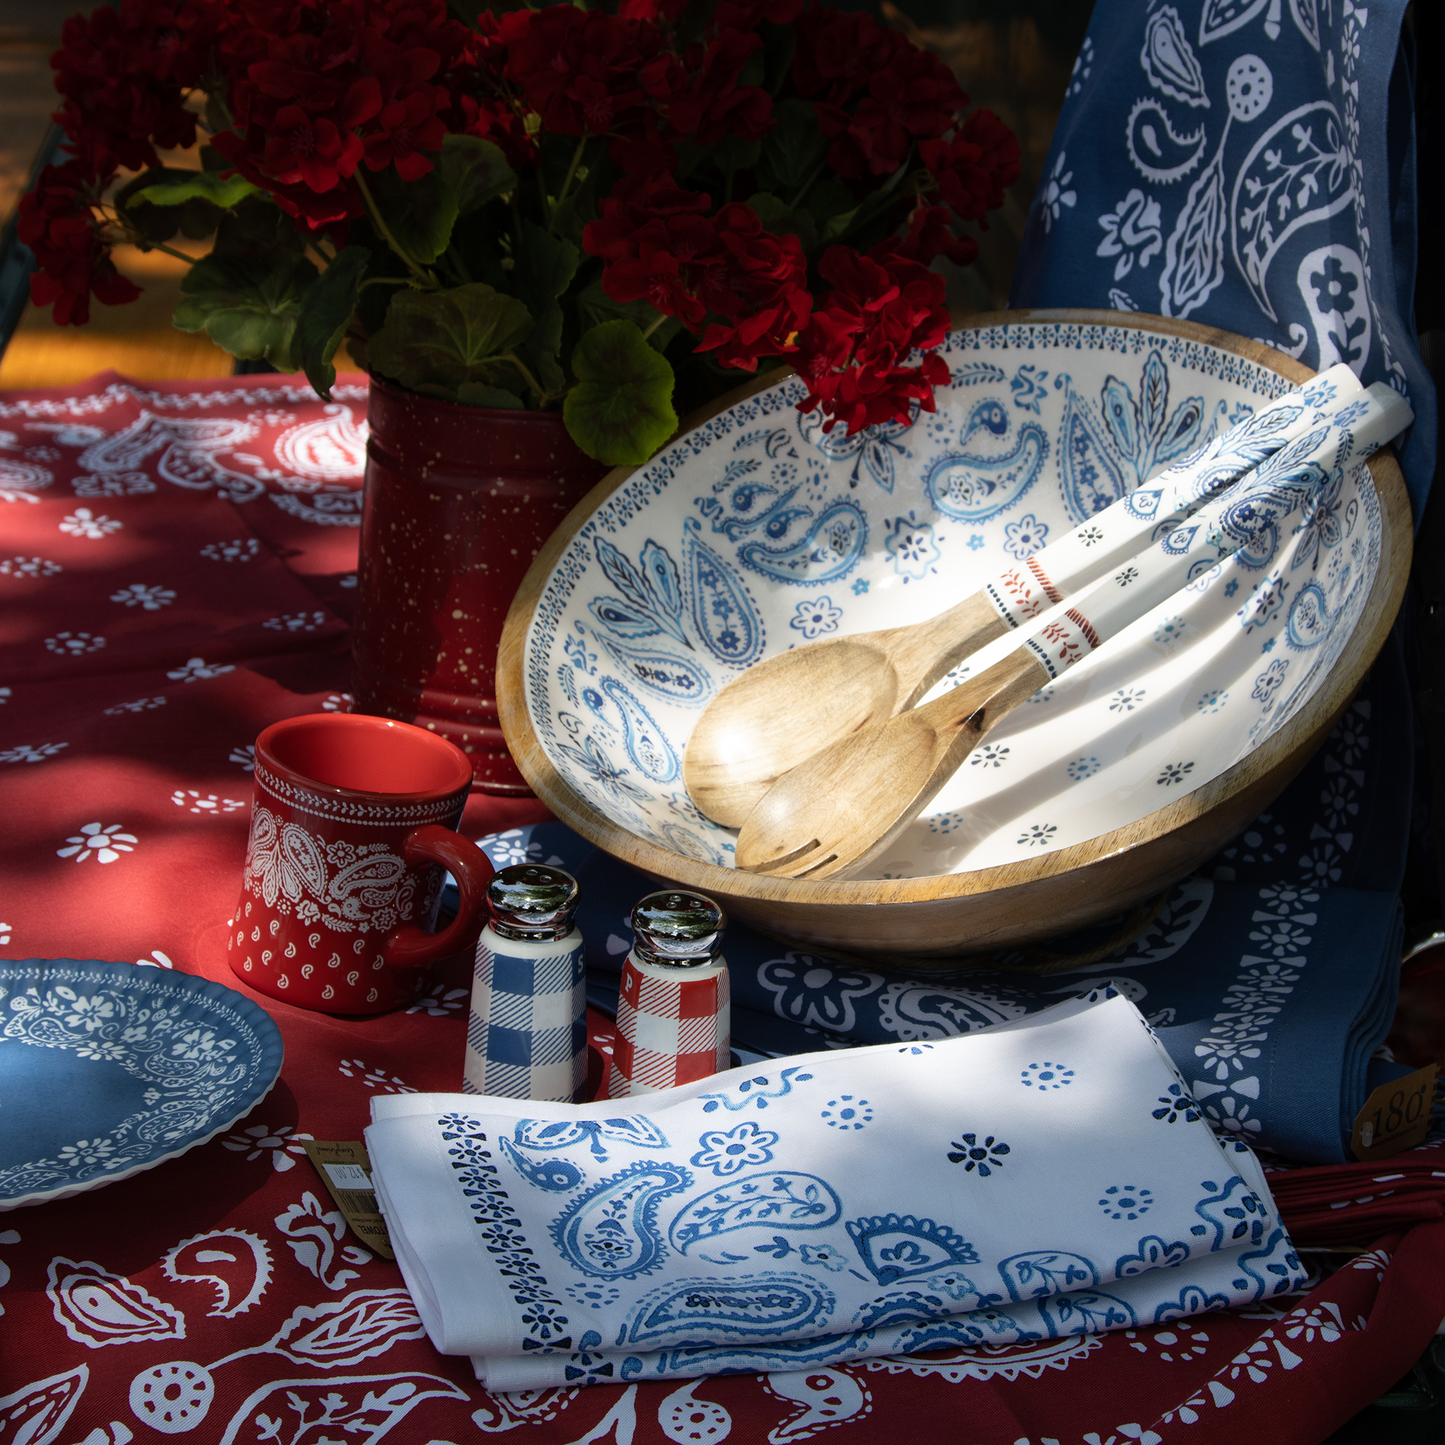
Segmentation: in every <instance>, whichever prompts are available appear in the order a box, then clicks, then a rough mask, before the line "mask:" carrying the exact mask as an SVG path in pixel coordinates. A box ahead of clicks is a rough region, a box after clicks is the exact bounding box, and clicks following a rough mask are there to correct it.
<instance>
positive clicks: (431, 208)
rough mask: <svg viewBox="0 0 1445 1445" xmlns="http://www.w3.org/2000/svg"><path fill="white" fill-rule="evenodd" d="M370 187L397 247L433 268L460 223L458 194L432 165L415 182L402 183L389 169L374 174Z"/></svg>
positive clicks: (413, 258) (393, 171) (393, 170)
mask: <svg viewBox="0 0 1445 1445" xmlns="http://www.w3.org/2000/svg"><path fill="white" fill-rule="evenodd" d="M367 184H368V185H369V186H370V187H371V193H372V195H373V196H374V197H375V199H376V205H377V209H378V210H379V211H380V212H381V217H382V219H383V220H384V221H385V222H386V224H387V229H388V230H390V232H391V234H392V235H393V236H395V237H396V242H397V245H399V246H400V247H401V248H402V250H404V251H405V252H406V253H407V255H408V256H410V257H411V258H412V260H413V261H416V262H419V263H420V264H421V265H423V266H429V265H431V263H432V262H433V261H435V260H436V258H437V257H438V256H440V255H441V253H442V252H443V251H445V250H446V248H447V242H448V241H450V240H451V238H452V227H453V226H454V225H456V221H457V198H456V194H455V192H453V190H452V188H451V187H450V186H449V185H448V184H447V183H446V181H445V180H444V179H443V178H442V177H441V175H440V174H439V173H438V171H437V168H436V167H435V166H433V167H432V169H431V170H429V171H428V172H427V173H426V175H424V176H419V177H418V178H417V179H416V180H414V181H403V180H402V178H401V177H400V176H399V175H397V173H396V171H395V169H394V168H393V167H391V166H388V167H387V168H386V169H385V170H384V171H377V172H376V173H375V174H374V175H372V176H371V177H370V178H369V179H368V181H367Z"/></svg>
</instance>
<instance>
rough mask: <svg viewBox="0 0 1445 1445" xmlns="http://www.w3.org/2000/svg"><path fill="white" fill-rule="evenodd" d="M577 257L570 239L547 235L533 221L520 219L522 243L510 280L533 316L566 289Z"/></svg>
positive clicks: (538, 314) (575, 266)
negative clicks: (521, 220)
mask: <svg viewBox="0 0 1445 1445" xmlns="http://www.w3.org/2000/svg"><path fill="white" fill-rule="evenodd" d="M581 259H582V253H581V252H580V251H579V250H578V249H577V247H576V246H574V245H573V244H572V243H571V241H564V240H563V239H562V237H561V236H552V235H549V234H548V233H547V232H546V231H545V230H543V228H542V227H541V226H539V225H538V224H537V223H536V222H535V221H523V222H522V244H521V246H520V247H519V248H518V250H517V255H516V262H515V265H514V266H513V268H512V281H513V284H514V285H515V286H516V288H517V295H518V296H519V297H520V298H521V299H522V300H523V301H525V302H526V303H527V306H528V308H529V309H530V310H531V312H532V314H533V315H534V316H540V315H541V314H542V312H543V311H545V310H546V309H547V307H548V305H549V304H550V303H551V302H553V301H555V300H556V299H557V298H558V297H559V296H560V295H561V294H562V293H563V292H564V291H565V290H566V289H567V286H568V283H569V282H570V281H571V280H572V277H573V276H575V275H576V274H577V263H578V262H579V261H580V260H581Z"/></svg>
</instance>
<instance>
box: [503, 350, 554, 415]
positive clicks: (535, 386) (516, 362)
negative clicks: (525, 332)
mask: <svg viewBox="0 0 1445 1445" xmlns="http://www.w3.org/2000/svg"><path fill="white" fill-rule="evenodd" d="M492 360H493V361H510V362H511V363H512V365H513V366H515V367H516V368H517V370H518V371H520V372H521V373H522V379H523V380H524V381H525V382H526V383H527V385H528V386H530V387H531V388H532V390H533V391H535V392H536V393H537V398H538V400H539V401H544V402H546V401H550V400H551V399H552V393H551V392H549V391H544V390H543V388H542V383H541V382H539V381H538V380H537V378H536V377H535V376H533V375H532V373H531V372H530V371H528V370H527V368H526V366H525V365H524V364H523V362H522V358H521V357H520V356H518V355H517V353H516V352H515V351H504V352H502V353H501V354H500V355H499V356H495V357H493V358H492Z"/></svg>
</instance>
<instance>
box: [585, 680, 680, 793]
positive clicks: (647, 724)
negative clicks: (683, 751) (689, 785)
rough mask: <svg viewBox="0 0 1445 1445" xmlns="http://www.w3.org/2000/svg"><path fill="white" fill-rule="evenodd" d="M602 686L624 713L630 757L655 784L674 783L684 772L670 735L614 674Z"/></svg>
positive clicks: (623, 721)
mask: <svg viewBox="0 0 1445 1445" xmlns="http://www.w3.org/2000/svg"><path fill="white" fill-rule="evenodd" d="M601 687H602V691H603V692H605V693H606V694H607V696H608V697H610V698H611V699H612V701H613V702H615V703H616V704H617V710H618V712H620V713H621V714H622V730H623V733H624V736H625V739H626V744H627V756H628V757H630V758H631V759H632V761H633V762H634V763H636V764H637V767H638V770H639V771H640V772H641V773H642V775H643V776H644V777H646V778H651V779H652V781H653V782H654V783H670V782H672V781H673V780H674V779H675V778H676V777H677V776H678V774H679V773H680V772H681V771H682V765H681V763H679V762H678V758H677V754H676V753H675V752H673V750H672V748H671V747H670V746H669V745H668V741H667V735H666V734H665V733H664V732H663V730H662V729H661V728H660V727H658V725H657V724H656V723H655V722H654V721H653V720H652V714H651V713H649V712H648V711H647V709H646V708H645V707H643V705H642V704H641V703H640V702H638V700H637V699H636V698H635V697H633V695H632V694H631V693H630V692H629V691H628V690H627V689H626V688H625V687H624V686H623V685H622V684H621V683H620V682H618V680H617V679H616V678H615V677H604V678H602V679H601Z"/></svg>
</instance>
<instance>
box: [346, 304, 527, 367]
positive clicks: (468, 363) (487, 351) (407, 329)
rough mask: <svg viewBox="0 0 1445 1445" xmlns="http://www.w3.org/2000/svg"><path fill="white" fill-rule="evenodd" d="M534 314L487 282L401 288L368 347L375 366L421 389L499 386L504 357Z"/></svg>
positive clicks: (523, 335) (518, 342)
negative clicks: (439, 287) (472, 383)
mask: <svg viewBox="0 0 1445 1445" xmlns="http://www.w3.org/2000/svg"><path fill="white" fill-rule="evenodd" d="M531 330H532V314H531V312H529V311H528V310H527V308H526V307H525V306H524V305H523V304H522V303H521V302H520V301H518V300H517V298H516V297H515V296H506V295H503V293H502V292H500V291H496V290H494V289H493V288H492V287H490V286H488V285H487V284H486V283H485V282H483V281H474V282H472V283H471V284H470V285H468V286H458V287H456V289H455V290H452V291H398V292H397V293H396V295H395V296H393V297H392V298H391V305H390V306H389V307H388V308H387V312H386V322H385V324H384V325H383V326H382V328H381V330H380V331H378V332H376V333H375V334H374V335H373V336H372V337H371V338H370V340H369V342H368V345H367V357H368V359H369V361H370V363H371V366H372V369H373V370H375V371H379V372H381V373H382V375H384V376H389V377H391V378H393V379H394V380H396V381H399V382H400V383H401V384H402V385H403V386H408V387H411V389H412V390H413V391H415V390H417V389H419V387H420V386H421V385H422V384H423V383H430V384H431V385H433V386H450V387H456V386H461V385H462V384H463V383H464V382H468V381H480V382H483V383H485V384H486V385H488V386H491V385H495V381H494V376H495V373H496V372H497V370H498V368H499V367H500V366H502V365H509V363H506V362H505V360H504V358H505V357H506V354H507V353H508V352H511V351H515V350H516V348H517V347H518V346H520V345H521V344H522V342H524V341H525V340H526V339H527V336H528V334H529V333H530V332H531Z"/></svg>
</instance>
